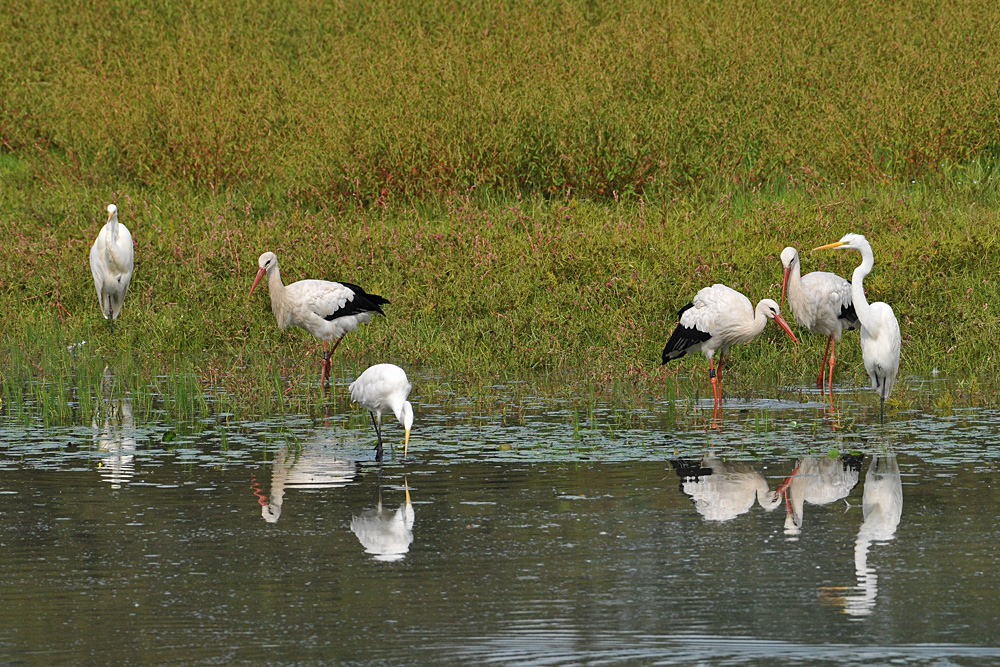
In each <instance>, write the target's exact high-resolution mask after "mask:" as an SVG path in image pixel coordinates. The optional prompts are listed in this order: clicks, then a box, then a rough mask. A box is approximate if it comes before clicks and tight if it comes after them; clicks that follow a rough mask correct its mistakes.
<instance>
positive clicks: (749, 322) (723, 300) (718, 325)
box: [663, 285, 799, 410]
mask: <svg viewBox="0 0 1000 667" xmlns="http://www.w3.org/2000/svg"><path fill="white" fill-rule="evenodd" d="M677 315H678V316H679V319H680V321H679V323H678V324H677V328H676V329H674V333H673V334H671V336H670V340H668V341H667V345H666V347H664V348H663V363H667V362H668V361H670V360H672V359H679V358H681V357H683V356H684V355H685V354H687V353H688V352H701V353H702V354H704V355H705V358H706V359H708V369H709V370H708V377H709V378H710V379H711V381H712V394H713V395H714V396H715V409H716V410H718V409H719V408H720V407H721V405H722V386H721V381H720V380H719V378H718V377H717V376H718V372H720V371H721V370H722V361H723V359H724V357H725V356H726V352H727V351H728V350H729V346H730V345H732V344H734V343H748V342H750V341H752V340H753V339H754V338H756V337H757V336H759V335H760V333H761V332H762V331H763V330H764V325H765V324H767V321H768V320H769V319H773V320H774V321H775V323H776V324H777V325H778V326H779V327H781V328H782V330H783V331H784V332H785V333H787V334H788V336H789V337H790V338H791V339H792V341H793V342H795V344H796V345H797V344H798V342H799V341H798V339H797V338H796V337H795V334H793V333H792V330H791V329H790V328H789V327H788V323H787V322H785V318H783V317H782V316H781V308H780V307H779V306H778V304H777V303H775V302H774V301H773V300H772V299H761V301H760V303H758V304H757V307H756V308H754V307H753V304H751V303H750V299H748V298H746V297H745V296H743V295H742V294H740V293H739V292H737V291H736V290H734V289H733V288H731V287H726V286H725V285H712V286H711V287H705V288H702V289H701V290H699V291H698V293H697V294H695V296H694V299H692V300H691V303H689V304H688V305H686V306H684V307H683V308H681V309H680V311H679V312H678V313H677ZM716 350H718V351H719V365H718V367H716V366H715V365H714V363H713V362H712V357H713V356H714V355H715V351H716ZM717 368H718V370H717Z"/></svg>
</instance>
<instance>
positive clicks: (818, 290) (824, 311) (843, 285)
mask: <svg viewBox="0 0 1000 667" xmlns="http://www.w3.org/2000/svg"><path fill="white" fill-rule="evenodd" d="M781 264H782V266H783V267H784V269H785V275H784V278H783V279H782V282H781V305H782V307H784V305H785V292H786V291H787V292H788V305H789V307H790V308H791V309H792V314H793V315H795V321H796V322H798V324H799V326H800V327H804V328H805V329H808V330H809V331H811V332H813V333H816V334H821V335H823V336H827V337H828V338H827V342H826V350H825V351H824V352H823V361H821V362H820V365H819V379H817V380H816V385H817V386H818V387H819V388H820V391H823V389H824V385H823V375H824V373H825V372H826V360H827V356H828V355H829V359H830V395H831V396H833V363H834V360H835V359H836V347H837V343H839V342H840V336H841V334H842V333H843V332H844V331H849V330H851V329H857V328H858V327H859V326H860V324H859V323H858V316H857V314H856V313H855V312H854V303H853V297H852V295H851V283H849V282H848V281H847V280H846V279H844V278H841V277H840V276H838V275H837V274H835V273H828V272H826V271H813V272H811V273H807V274H806V275H804V276H803V275H802V262H801V261H800V260H799V252H798V250H796V249H795V248H792V247H788V248H785V249H784V250H782V251H781Z"/></svg>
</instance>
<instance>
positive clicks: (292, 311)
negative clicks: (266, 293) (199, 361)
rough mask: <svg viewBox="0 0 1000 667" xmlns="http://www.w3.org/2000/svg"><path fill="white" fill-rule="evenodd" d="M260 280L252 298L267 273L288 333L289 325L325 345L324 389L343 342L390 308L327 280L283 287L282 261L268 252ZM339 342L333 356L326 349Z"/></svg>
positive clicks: (375, 296) (278, 316)
mask: <svg viewBox="0 0 1000 667" xmlns="http://www.w3.org/2000/svg"><path fill="white" fill-rule="evenodd" d="M257 266H259V267H260V268H259V269H258V271H257V277H256V278H254V281H253V285H252V286H251V287H250V296H253V291H254V289H255V288H256V287H257V283H259V282H260V279H261V276H263V275H264V274H265V273H267V285H268V289H269V290H270V292H271V310H272V311H274V318H275V319H276V320H277V321H278V327H279V328H280V329H281V330H282V331H284V330H285V329H287V328H288V326H289V325H295V326H297V327H300V328H302V329H305V330H306V331H308V332H309V333H311V334H312V335H313V336H316V337H317V338H319V339H320V340H322V341H323V372H322V374H321V375H320V380H319V381H320V384H321V385H322V384H323V383H324V382H325V381H326V378H327V376H329V374H330V357H331V356H332V355H333V352H334V350H336V349H337V346H338V345H340V339H341V338H343V336H344V334H345V333H347V332H348V331H355V330H357V328H358V325H359V324H363V323H365V322H368V321H369V320H371V316H372V313H378V314H379V315H385V313H384V312H382V308H381V306H382V305H385V304H388V303H389V300H388V299H383V298H382V297H380V296H379V295H378V294H368V293H367V292H365V291H364V290H363V289H361V288H360V287H358V286H357V285H352V284H351V283H334V282H330V281H327V280H300V281H298V282H295V283H292V284H291V285H288V286H287V287H286V286H285V285H283V284H282V283H281V272H280V271H279V270H278V257H277V255H275V254H274V253H273V252H265V253H264V254H263V255H261V256H260V259H258V260H257ZM331 340H332V341H336V342H335V343H334V344H333V349H331V350H330V351H329V352H328V351H327V349H326V345H327V343H328V342H330V341H331Z"/></svg>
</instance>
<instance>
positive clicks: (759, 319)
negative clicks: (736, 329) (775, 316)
mask: <svg viewBox="0 0 1000 667" xmlns="http://www.w3.org/2000/svg"><path fill="white" fill-rule="evenodd" d="M764 308H765V306H764V302H763V301H761V302H760V303H758V304H757V307H756V308H755V309H754V311H753V319H752V320H751V321H749V322H747V323H746V335H747V340H748V341H750V340H753V339H754V338H756V337H757V336H759V335H760V332H762V331H763V330H764V327H765V326H767V315H765V314H764Z"/></svg>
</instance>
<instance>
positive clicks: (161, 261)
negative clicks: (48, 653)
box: [0, 185, 1000, 398]
mask: <svg viewBox="0 0 1000 667" xmlns="http://www.w3.org/2000/svg"><path fill="white" fill-rule="evenodd" d="M994 196H995V195H994V194H992V193H991V192H989V191H987V192H985V193H984V192H983V191H979V190H977V189H975V186H973V188H965V187H964V186H963V187H958V186H957V185H956V187H955V188H954V189H953V190H942V189H938V188H935V189H934V190H928V189H925V188H921V187H919V186H910V187H900V186H884V187H878V188H857V187H855V188H851V187H837V188H823V189H813V190H809V191H806V190H802V191H798V192H790V193H786V194H785V195H783V196H781V197H771V196H765V195H762V194H756V195H742V196H738V197H725V196H723V197H721V198H720V199H718V200H716V201H714V202H708V201H701V202H687V201H684V200H675V201H671V202H660V203H657V204H647V203H646V202H645V201H644V200H641V199H638V198H635V199H628V200H622V201H619V202H614V201H612V202H609V203H594V202H587V201H579V200H574V199H569V200H562V201H552V200H548V201H546V200H541V199H533V200H526V199H511V200H508V201H503V202H495V203H493V204H491V205H481V204H476V203H473V202H472V201H470V200H469V199H467V198H463V197H456V198H455V199H452V200H449V201H446V202H445V205H444V206H442V207H441V208H440V209H436V210H423V211H421V210H414V209H404V210H395V209H392V208H381V207H379V208H370V209H362V210H359V211H356V212H353V213H343V212H339V211H335V210H330V209H320V210H314V211H309V210H305V209H302V208H297V207H294V206H289V207H288V208H277V207H274V208H268V209H264V210H259V209H256V208H254V207H252V206H250V205H248V204H247V203H246V202H245V201H240V200H237V199H234V198H204V199H193V198H176V197H174V196H173V195H172V194H171V193H170V192H156V191H139V192H136V193H134V194H132V193H128V192H122V193H119V194H118V196H117V197H116V199H117V203H118V205H119V209H120V215H121V219H122V221H123V222H125V223H126V224H127V225H128V226H129V227H130V228H131V230H132V234H133V238H134V240H135V244H136V272H135V276H134V279H133V284H132V287H131V289H130V292H129V294H128V297H127V299H126V305H125V308H124V311H123V315H122V317H121V319H120V326H119V328H118V329H117V331H116V332H115V334H114V335H112V334H110V332H109V331H108V328H107V325H106V323H105V321H104V320H103V318H101V316H100V314H99V312H98V310H97V308H96V305H95V303H96V297H95V295H94V293H93V282H92V280H91V277H90V273H89V268H88V264H87V252H88V249H89V244H90V243H91V239H93V238H94V237H95V236H96V233H97V231H98V229H99V228H100V226H101V224H102V223H103V221H104V216H103V215H102V213H101V211H102V207H103V203H104V202H103V201H102V200H100V198H99V195H98V194H97V193H91V195H90V196H89V197H87V198H85V199H83V200H82V201H81V200H78V199H75V198H74V199H70V198H68V197H65V196H64V193H62V192H60V191H53V192H48V191H46V190H45V189H44V188H42V189H40V190H39V191H35V193H34V195H33V196H31V197H29V198H25V200H24V202H25V203H24V204H23V206H22V207H21V208H19V209H18V210H15V211H11V210H9V209H8V211H6V212H5V215H4V217H3V229H2V230H0V237H2V238H3V239H4V241H3V242H2V243H0V257H2V258H3V259H2V261H3V266H2V269H0V276H2V279H0V308H2V310H3V312H4V313H7V314H8V315H7V316H6V317H5V327H4V330H3V333H2V334H0V340H2V347H0V350H3V351H2V352H0V355H9V354H11V352H12V351H13V350H19V352H18V354H19V355H21V357H22V358H23V359H24V360H25V361H24V363H19V364H17V366H18V367H25V368H26V367H31V366H32V365H33V366H34V367H35V368H37V369H38V370H39V371H42V372H43V373H44V372H45V371H46V369H52V370H53V372H56V370H57V369H58V367H59V365H58V364H57V363H55V362H53V361H52V360H51V359H49V360H47V359H48V357H49V356H51V355H55V358H56V359H64V358H65V359H71V358H72V357H73V354H72V353H69V352H67V349H66V348H67V347H68V346H69V345H71V344H74V343H79V342H80V341H84V340H85V341H87V342H86V344H85V345H83V346H79V347H78V348H75V349H76V350H77V351H76V352H75V354H85V355H95V356H97V357H101V358H106V357H112V358H117V359H122V360H128V364H129V365H130V366H132V367H135V368H137V369H143V370H144V371H145V372H146V373H147V374H148V375H150V376H152V375H157V374H163V373H168V372H173V371H176V370H178V369H193V370H194V371H195V372H196V373H197V374H198V375H199V377H202V378H203V379H204V384H206V385H214V386H220V387H225V389H226V391H227V392H228V393H230V394H234V395H242V396H244V397H247V398H249V397H250V396H252V395H256V394H259V393H261V390H262V388H263V390H265V391H264V393H266V394H268V395H272V396H273V395H274V392H275V391H276V389H275V388H276V387H277V386H279V385H280V386H281V387H282V388H283V390H288V391H289V392H290V393H291V395H295V392H297V391H299V390H298V389H296V388H294V387H292V388H290V387H289V386H288V384H291V385H295V386H298V384H299V383H301V384H302V387H301V390H302V391H305V392H314V391H315V387H314V386H312V385H314V384H315V380H316V375H317V372H318V371H317V369H318V354H319V350H320V349H321V347H320V345H319V344H318V343H317V341H315V340H314V339H312V338H311V337H310V336H308V334H306V333H305V332H302V331H300V330H297V329H293V330H290V331H289V332H284V333H282V332H280V331H278V329H277V327H276V325H275V322H274V318H273V315H272V313H271V310H270V302H269V300H268V297H267V293H266V290H265V291H264V292H263V293H260V294H254V296H253V298H248V297H247V292H248V291H249V287H250V283H251V282H252V279H253V277H254V275H255V273H256V269H257V264H256V259H257V256H258V254H259V253H261V252H263V251H264V250H273V251H275V252H277V253H278V257H279V261H280V262H281V267H282V275H283V278H284V280H285V282H286V284H287V283H289V282H292V281H294V280H297V279H301V278H305V277H322V278H327V279H334V280H336V279H341V280H348V281H350V282H356V283H358V284H361V285H363V286H364V287H365V288H366V289H368V290H369V291H372V292H375V293H378V294H381V295H383V296H385V297H387V298H388V299H389V300H390V301H391V302H392V303H391V305H390V306H389V307H387V309H386V312H387V317H386V318H384V319H383V318H377V319H375V320H374V321H373V322H372V323H371V324H369V325H367V326H365V327H363V329H362V330H361V331H360V332H358V333H354V334H349V335H348V337H347V338H346V339H345V341H344V344H343V345H341V347H340V349H339V350H338V357H339V363H340V364H341V366H340V371H341V372H342V373H344V374H346V375H353V374H356V373H357V372H359V371H360V370H361V369H363V368H364V367H365V366H366V365H367V364H370V363H375V362H379V361H393V362H396V363H400V364H402V365H404V366H410V367H412V366H418V365H423V366H428V367H433V368H440V369H444V370H447V371H449V372H454V373H458V374H461V375H463V376H465V377H471V378H480V379H484V380H487V381H488V380H490V379H492V378H508V379H509V378H516V377H519V376H523V375H527V374H531V373H535V372H544V373H548V374H554V375H557V376H559V375H561V376H563V377H565V379H566V382H567V383H568V384H576V385H578V386H579V385H580V384H582V385H584V386H586V385H592V386H597V387H600V388H602V390H609V389H610V388H611V387H612V386H613V385H616V384H617V386H618V387H619V388H621V389H623V390H629V389H632V390H640V391H652V392H657V391H660V390H661V389H662V381H663V380H665V379H667V378H671V377H675V376H680V377H688V376H693V377H694V378H695V383H696V385H697V384H698V383H700V382H701V381H702V380H703V378H702V375H703V374H704V370H703V365H704V361H703V360H684V361H682V362H681V363H673V364H671V365H668V366H665V367H661V366H660V364H659V357H660V351H661V349H662V346H663V344H664V342H665V340H666V338H667V337H668V336H669V334H670V331H671V330H672V328H673V327H674V324H675V321H676V320H675V313H676V311H677V310H678V309H679V308H680V307H681V306H682V305H684V304H685V303H687V302H688V301H689V300H690V298H691V297H692V296H693V295H694V293H695V292H696V291H697V290H698V289H699V288H700V287H703V286H705V285H710V284H713V283H715V282H723V283H725V284H728V285H731V286H733V287H734V288H736V289H739V290H741V291H743V292H744V293H746V294H747V295H748V296H750V297H751V299H753V300H754V301H756V300H759V299H761V298H764V297H765V296H768V297H772V298H775V299H777V298H778V295H779V291H780V282H781V275H782V272H781V264H780V261H779V259H778V254H779V253H780V251H781V248H782V247H784V246H785V245H786V244H787V245H795V246H797V247H798V248H800V250H803V251H805V250H807V249H809V248H812V247H814V246H816V245H819V244H821V243H826V242H829V241H832V240H836V239H837V238H839V237H840V236H841V235H842V234H843V233H845V232H847V231H854V232H860V233H864V234H866V235H868V237H869V238H870V239H871V240H872V242H873V246H874V249H875V254H876V266H875V270H874V271H873V273H872V275H871V277H870V278H869V280H868V281H867V283H866V288H867V290H868V293H869V299H870V300H884V301H886V302H888V303H890V304H891V305H892V306H893V307H894V308H895V310H896V313H897V316H898V318H899V320H900V325H901V328H902V333H903V362H902V375H903V376H904V377H907V376H915V377H924V376H929V375H930V374H931V373H932V371H933V370H935V369H936V370H938V371H940V372H942V373H945V374H947V375H949V376H952V377H955V378H961V379H965V380H968V381H972V380H976V381H977V382H979V383H983V382H985V383H986V384H990V382H989V380H990V379H991V378H993V377H995V376H996V373H997V371H998V370H1000V369H998V366H1000V364H998V355H997V353H996V349H995V347H996V346H995V341H996V339H997V335H998V333H1000V332H998V314H997V312H996V309H997V304H998V303H1000V301H998V297H1000V295H998V293H997V292H998V283H997V281H996V279H995V277H994V276H993V275H992V273H991V271H990V269H989V267H992V266H996V265H997V264H998V263H1000V233H998V232H1000V214H998V212H997V208H995V207H993V206H984V205H982V202H983V201H984V199H992V197H994ZM31 220H50V221H53V222H54V223H56V224H37V223H36V224H25V222H26V221H31ZM54 230H55V234H53V231H54ZM858 261H859V258H858V256H857V255H856V254H851V253H848V252H828V253H820V254H816V255H809V254H808V253H805V254H804V255H803V262H804V268H805V270H806V271H809V270H832V271H835V272H837V273H840V274H841V275H847V276H849V275H850V273H851V271H852V270H853V268H854V266H855V265H856V264H857V263H858ZM779 333H780V332H779V331H778V330H777V329H776V328H774V327H768V329H766V330H765V334H764V336H763V337H762V338H761V340H760V341H758V342H755V343H753V344H750V345H746V346H740V347H738V348H734V350H733V354H732V359H733V362H734V366H733V372H732V373H731V374H730V378H731V381H732V382H734V383H737V384H735V385H733V390H734V391H738V390H739V387H741V386H742V387H752V386H754V385H755V384H761V383H763V384H770V383H775V382H776V383H779V384H784V383H787V384H795V383H805V384H808V383H809V382H810V381H811V380H812V379H813V378H814V377H815V373H816V371H817V366H818V360H819V356H820V354H821V352H822V346H823V343H824V341H822V340H820V339H819V338H818V337H814V336H811V335H810V334H808V332H800V333H802V334H803V336H802V338H803V342H802V345H800V346H799V348H798V349H797V350H796V349H795V348H794V347H793V346H792V345H791V343H790V341H788V340H787V339H786V338H784V336H781V335H778V334H779ZM838 360H839V362H840V365H839V366H838V379H839V380H840V381H842V382H844V383H857V384H861V383H864V382H865V381H866V378H865V375H864V370H863V368H862V364H861V355H860V349H859V347H858V344H857V335H856V334H850V335H848V336H847V337H846V343H845V344H843V345H842V346H841V347H840V348H838ZM59 363H60V364H63V365H64V366H65V365H66V364H69V363H71V362H68V361H60V362H59ZM123 363H124V362H123ZM56 374H58V373H56ZM282 377H284V378H285V380H281V379H280V378H282ZM310 387H311V388H310ZM657 387H661V389H657ZM258 398H259V397H258Z"/></svg>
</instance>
